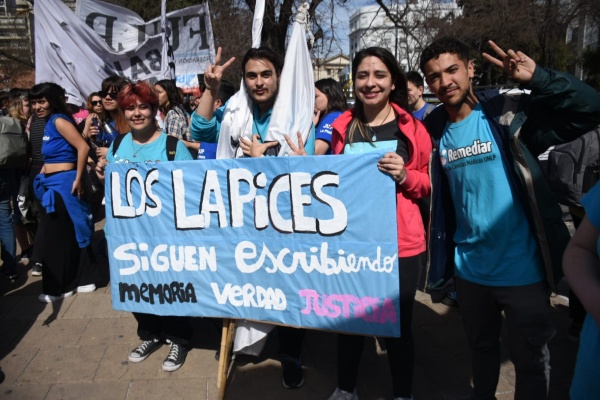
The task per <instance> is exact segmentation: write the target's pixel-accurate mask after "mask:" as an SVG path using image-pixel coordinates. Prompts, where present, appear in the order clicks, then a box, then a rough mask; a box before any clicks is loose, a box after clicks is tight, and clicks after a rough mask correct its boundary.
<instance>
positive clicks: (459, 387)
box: [0, 264, 577, 400]
mask: <svg viewBox="0 0 600 400" xmlns="http://www.w3.org/2000/svg"><path fill="white" fill-rule="evenodd" d="M19 270H20V272H21V278H20V279H19V280H18V281H17V282H15V283H13V284H9V283H8V282H5V281H3V282H0V294H1V295H2V297H0V321H1V323H0V368H1V371H2V373H3V374H4V379H3V382H2V383H1V384H0V399H20V400H21V399H25V400H28V399H46V400H50V399H78V400H79V399H107V400H108V399H110V400H114V399H128V400H130V399H144V400H152V399H163V398H168V399H216V398H217V397H218V391H217V387H216V376H217V366H218V363H217V361H216V360H215V357H214V355H215V350H216V349H217V348H218V346H219V342H220V333H221V325H220V324H221V322H220V321H215V320H206V319H201V318H197V319H195V321H194V325H195V328H196V329H195V332H196V334H195V337H194V340H193V345H194V348H193V350H192V351H191V352H190V353H189V356H188V358H187V361H186V363H185V365H184V366H183V367H182V368H181V369H180V370H179V371H176V372H173V373H168V372H163V371H162V370H161V363H162V360H163V359H164V357H166V354H167V352H168V349H167V347H166V346H164V347H163V348H161V349H160V350H159V351H157V352H156V353H154V354H153V355H152V356H150V357H149V358H148V359H147V360H146V361H144V362H143V363H140V364H131V363H129V362H128V361H127V354H128V352H129V351H130V350H131V349H132V348H133V347H135V346H136V345H137V344H138V339H137V337H136V334H135V328H136V324H135V320H134V319H133V317H132V316H131V314H129V313H125V312H120V311H114V310H112V308H111V299H110V287H109V286H105V287H102V288H99V289H98V290H97V291H96V292H94V293H89V294H78V295H75V296H73V297H71V298H67V299H65V300H64V301H61V302H57V303H54V304H42V303H39V302H38V300H37V296H38V294H39V293H40V291H41V278H36V277H31V276H28V274H29V271H28V268H27V267H26V266H25V265H23V264H22V265H20V266H19ZM417 300H418V302H417V303H416V307H415V308H416V309H415V318H414V330H415V333H416V335H415V336H416V366H415V369H416V371H415V372H416V373H415V379H414V382H415V385H414V386H415V388H414V395H415V399H417V400H437V399H460V398H465V396H468V394H469V391H470V380H469V377H470V363H469V356H468V349H467V347H466V343H465V338H464V334H463V330H462V325H461V321H460V317H459V314H458V312H457V310H456V309H451V308H448V307H445V306H443V305H440V304H432V303H431V301H430V298H429V296H428V295H426V294H423V293H420V292H419V293H418V294H417ZM552 303H553V318H554V321H555V323H556V326H557V329H558V333H557V335H556V337H555V338H554V339H553V340H552V342H551V354H552V385H551V399H555V400H563V399H567V398H568V396H567V391H568V387H569V382H570V379H571V375H572V369H573V363H574V358H575V354H576V351H577V345H575V344H573V343H571V342H569V341H568V340H567V339H566V330H567V327H568V325H569V319H568V316H567V306H566V302H565V299H563V298H561V297H556V298H554V299H553V302H552ZM276 348H277V338H276V335H274V336H273V337H272V338H270V339H269V342H268V344H267V347H266V349H265V351H264V354H263V356H262V357H261V358H260V359H257V358H248V357H245V358H242V357H240V358H238V360H236V362H235V364H234V367H233V368H232V371H231V373H230V376H229V380H228V386H227V387H228V391H227V396H226V398H227V399H311V400H312V399H314V400H318V399H326V398H327V397H328V396H329V395H330V393H331V392H332V391H333V390H334V388H335V386H336V383H335V382H336V381H335V379H336V378H335V335H334V334H331V333H325V332H316V331H311V332H309V333H308V335H307V337H306V341H305V346H304V353H303V360H304V365H305V375H306V383H305V385H304V386H303V387H302V388H300V389H298V390H285V389H283V388H282V386H281V383H280V375H279V374H280V371H279V363H278V362H277V361H275V349H276ZM514 383H515V376H514V369H513V367H512V364H511V363H510V362H509V361H508V360H507V358H506V356H505V357H504V362H503V365H502V376H501V377H500V384H499V386H498V393H497V397H498V399H500V400H507V399H512V398H513V391H514ZM358 393H359V396H360V398H361V399H362V400H369V399H390V398H391V396H392V395H391V388H390V381H389V372H388V367H387V361H386V356H385V353H384V352H383V351H382V350H381V349H380V348H379V346H378V345H377V342H376V341H375V340H374V339H372V340H369V341H368V342H367V346H366V347H365V354H364V356H363V361H362V365H361V371H360V383H359V387H358Z"/></svg>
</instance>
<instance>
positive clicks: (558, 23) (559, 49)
mask: <svg viewBox="0 0 600 400" xmlns="http://www.w3.org/2000/svg"><path fill="white" fill-rule="evenodd" d="M415 1H417V0H412V1H407V0H392V3H391V4H392V5H390V6H387V7H386V5H385V3H387V2H385V1H384V0H375V2H376V3H377V4H379V5H380V6H381V7H382V8H384V9H386V10H389V9H390V8H393V4H396V2H400V3H402V4H410V3H412V2H415ZM418 1H423V0H418ZM434 1H437V0H434ZM458 4H459V5H460V6H461V7H462V11H463V13H462V16H460V17H458V18H453V19H440V18H437V17H436V16H434V15H429V17H428V18H426V20H424V21H422V22H420V23H419V27H420V28H424V29H425V30H426V31H433V32H435V36H436V37H439V36H452V37H456V38H458V39H460V40H462V41H464V42H465V43H467V44H469V45H470V46H471V47H472V48H473V49H474V50H475V51H476V54H474V56H475V57H474V58H475V62H476V68H477V73H478V75H477V78H478V83H479V84H482V85H488V84H498V83H505V82H506V81H507V77H506V76H504V75H501V74H500V73H499V72H498V70H497V69H495V68H492V66H491V65H490V64H489V63H487V62H485V61H484V60H483V58H482V57H481V56H480V54H481V52H484V51H489V50H490V49H489V47H488V46H487V41H488V40H490V39H492V40H494V41H495V42H496V43H498V44H499V45H500V47H502V48H505V49H508V48H512V49H515V50H520V51H523V52H524V53H525V54H527V55H529V56H530V57H531V58H533V59H534V60H535V61H536V62H537V63H538V64H540V65H543V66H546V67H549V68H554V69H558V70H567V71H571V72H573V71H574V68H575V65H576V64H577V63H579V62H580V61H581V60H579V59H578V55H577V53H576V52H575V51H574V49H573V48H572V46H570V45H568V44H567V43H566V41H565V37H566V32H567V28H568V26H569V24H571V23H573V22H574V21H576V20H577V18H579V17H580V16H581V15H598V14H599V13H600V0H570V1H565V0H458ZM386 13H387V11H386ZM390 17H391V18H390V19H391V20H392V21H393V22H394V23H395V24H396V25H397V26H399V28H400V29H403V30H404V31H406V32H407V34H410V31H413V32H414V31H415V28H416V27H415V26H411V25H410V24H408V23H407V21H406V19H403V18H402V15H399V18H393V13H390Z"/></svg>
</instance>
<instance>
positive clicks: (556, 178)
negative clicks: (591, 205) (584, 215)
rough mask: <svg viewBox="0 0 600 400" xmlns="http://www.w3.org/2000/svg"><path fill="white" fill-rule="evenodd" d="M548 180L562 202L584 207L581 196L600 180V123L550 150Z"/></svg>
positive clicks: (567, 204)
mask: <svg viewBox="0 0 600 400" xmlns="http://www.w3.org/2000/svg"><path fill="white" fill-rule="evenodd" d="M546 171H547V174H548V183H549V185H550V189H551V190H552V192H553V193H554V195H555V196H556V199H557V200H558V202H559V203H561V204H564V205H566V206H571V207H581V203H580V202H579V200H580V199H581V197H582V196H583V195H584V194H585V193H587V192H588V191H589V190H590V189H591V188H592V186H594V184H595V183H596V182H598V180H600V127H598V128H596V129H594V130H593V131H590V132H588V133H586V134H585V135H583V136H580V137H578V138H577V139H575V140H573V141H572V142H569V143H563V144H559V145H557V146H555V147H554V149H552V150H551V151H550V153H549V154H548V167H547V170H546Z"/></svg>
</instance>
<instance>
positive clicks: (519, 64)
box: [482, 40, 536, 83]
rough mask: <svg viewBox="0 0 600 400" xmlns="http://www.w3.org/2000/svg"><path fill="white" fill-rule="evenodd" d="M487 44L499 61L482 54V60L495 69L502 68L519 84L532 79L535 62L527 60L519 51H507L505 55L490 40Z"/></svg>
mask: <svg viewBox="0 0 600 400" xmlns="http://www.w3.org/2000/svg"><path fill="white" fill-rule="evenodd" d="M488 44H489V45H490V47H491V48H492V50H494V52H496V54H497V55H498V56H499V58H500V59H497V58H495V57H493V56H490V55H489V54H487V53H483V54H482V55H483V58H485V59H486V60H488V61H489V62H491V63H492V64H494V65H495V66H497V67H500V68H502V69H503V70H504V71H505V72H506V73H507V74H508V75H509V76H510V77H511V78H512V79H514V80H516V81H517V82H519V83H528V82H529V81H530V80H531V78H532V77H533V71H535V65H536V64H535V61H533V60H532V59H531V58H529V57H528V56H527V55H525V53H523V52H521V51H517V52H515V51H514V50H510V49H509V50H508V51H507V52H506V53H505V52H504V50H502V49H501V48H500V47H498V45H497V44H496V43H494V42H492V41H491V40H490V41H488Z"/></svg>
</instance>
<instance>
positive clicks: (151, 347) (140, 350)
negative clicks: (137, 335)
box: [129, 339, 162, 363]
mask: <svg viewBox="0 0 600 400" xmlns="http://www.w3.org/2000/svg"><path fill="white" fill-rule="evenodd" d="M160 346H162V342H161V341H160V340H158V339H151V340H145V341H143V342H142V344H140V345H139V346H138V347H137V348H136V349H135V350H133V351H132V352H131V353H129V361H131V362H134V363H138V362H142V361H144V360H145V359H146V358H148V356H149V355H150V354H152V353H154V352H155V351H156V350H158V349H159V348H160Z"/></svg>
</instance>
